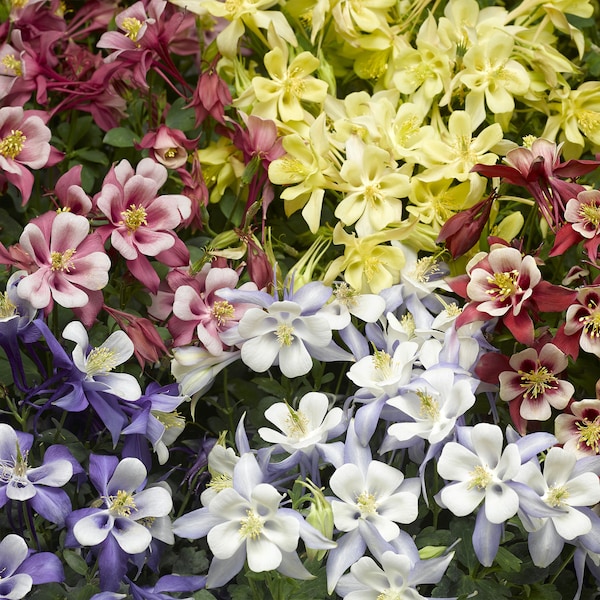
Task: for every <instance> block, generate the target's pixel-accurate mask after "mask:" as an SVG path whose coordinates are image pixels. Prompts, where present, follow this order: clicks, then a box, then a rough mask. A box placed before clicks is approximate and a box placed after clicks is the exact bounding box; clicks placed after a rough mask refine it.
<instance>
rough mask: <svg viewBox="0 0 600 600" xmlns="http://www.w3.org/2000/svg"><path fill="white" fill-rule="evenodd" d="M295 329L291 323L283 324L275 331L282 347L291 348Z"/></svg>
mask: <svg viewBox="0 0 600 600" xmlns="http://www.w3.org/2000/svg"><path fill="white" fill-rule="evenodd" d="M293 334H294V328H293V327H292V326H291V325H290V324H289V323H281V324H280V325H278V326H277V329H276V330H275V337H276V338H277V341H278V342H279V345H280V346H291V345H292V342H293V341H294V335H293Z"/></svg>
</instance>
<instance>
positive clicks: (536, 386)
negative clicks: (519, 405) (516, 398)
mask: <svg viewBox="0 0 600 600" xmlns="http://www.w3.org/2000/svg"><path fill="white" fill-rule="evenodd" d="M517 373H518V374H519V375H520V377H521V383H520V384H519V386H520V387H521V388H523V389H524V390H525V393H524V394H523V396H524V397H525V398H527V399H529V398H534V399H536V398H537V397H538V396H542V395H543V394H545V393H546V391H547V390H555V389H557V388H558V378H557V377H556V376H555V375H554V373H552V372H550V371H548V368H547V367H543V366H541V365H538V367H537V368H536V369H532V370H531V371H529V372H528V373H526V372H525V371H517Z"/></svg>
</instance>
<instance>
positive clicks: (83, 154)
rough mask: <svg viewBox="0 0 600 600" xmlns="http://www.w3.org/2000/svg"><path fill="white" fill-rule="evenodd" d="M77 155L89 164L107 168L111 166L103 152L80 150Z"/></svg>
mask: <svg viewBox="0 0 600 600" xmlns="http://www.w3.org/2000/svg"><path fill="white" fill-rule="evenodd" d="M76 155H77V156H79V157H80V158H81V159H82V160H84V161H87V162H91V163H97V164H99V165H105V166H108V164H109V160H108V157H107V156H106V154H104V152H101V151H100V150H89V149H87V148H86V149H83V150H78V151H77V152H76Z"/></svg>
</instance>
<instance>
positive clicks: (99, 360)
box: [86, 347, 117, 377]
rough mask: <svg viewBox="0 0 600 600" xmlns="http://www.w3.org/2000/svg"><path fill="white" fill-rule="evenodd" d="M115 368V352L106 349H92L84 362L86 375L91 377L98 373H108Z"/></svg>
mask: <svg viewBox="0 0 600 600" xmlns="http://www.w3.org/2000/svg"><path fill="white" fill-rule="evenodd" d="M116 366H117V361H116V359H115V351H114V350H109V349H108V348H103V347H100V348H94V349H92V351H91V352H90V353H89V354H88V357H87V362H86V373H87V374H88V377H93V376H94V375H96V374H98V373H108V372H109V371H112V370H113V369H114V368H115V367H116Z"/></svg>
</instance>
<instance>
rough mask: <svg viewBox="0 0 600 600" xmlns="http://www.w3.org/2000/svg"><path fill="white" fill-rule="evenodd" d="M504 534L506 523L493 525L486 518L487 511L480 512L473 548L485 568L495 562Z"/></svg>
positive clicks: (474, 533) (476, 523)
mask: <svg viewBox="0 0 600 600" xmlns="http://www.w3.org/2000/svg"><path fill="white" fill-rule="evenodd" d="M503 532H504V523H491V522H490V521H488V520H487V518H486V516H485V510H479V512H478V513H477V519H476V521H475V530H474V531H473V548H474V550H475V554H476V555H477V558H478V559H479V562H480V563H481V564H482V565H483V566H484V567H490V566H491V565H492V563H493V562H494V558H496V554H497V552H498V547H499V546H500V539H501V538H502V533H503Z"/></svg>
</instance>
